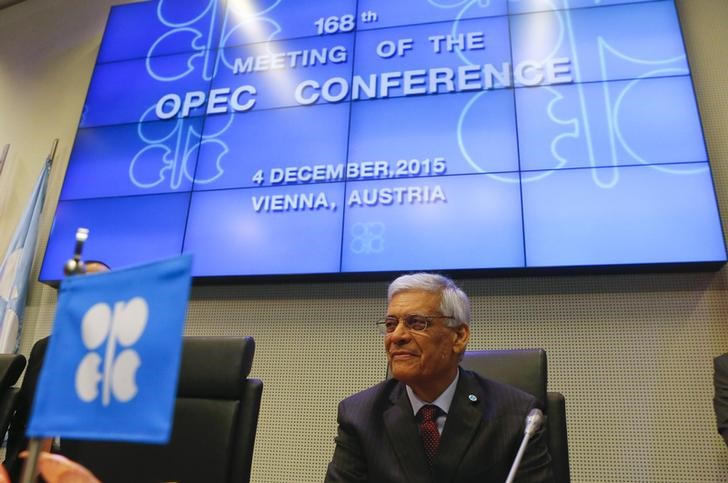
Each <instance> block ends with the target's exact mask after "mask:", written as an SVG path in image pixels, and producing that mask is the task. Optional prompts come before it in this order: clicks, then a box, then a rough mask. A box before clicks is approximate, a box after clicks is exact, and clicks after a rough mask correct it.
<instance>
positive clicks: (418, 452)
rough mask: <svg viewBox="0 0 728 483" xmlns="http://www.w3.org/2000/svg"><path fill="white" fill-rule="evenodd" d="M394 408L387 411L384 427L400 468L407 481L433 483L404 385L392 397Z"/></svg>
mask: <svg viewBox="0 0 728 483" xmlns="http://www.w3.org/2000/svg"><path fill="white" fill-rule="evenodd" d="M390 402H391V403H392V405H391V406H390V407H389V408H387V409H386V410H385V411H384V427H385V428H386V431H387V435H388V436H389V439H390V441H391V442H392V447H393V448H394V452H395V453H396V455H397V459H398V460H399V464H400V466H401V467H402V470H403V473H404V475H406V477H407V480H408V481H412V482H417V483H421V482H429V481H432V474H431V473H430V467H429V465H428V464H427V460H426V459H425V451H424V449H423V447H422V439H421V438H420V433H419V430H418V429H417V423H416V422H415V418H414V416H413V414H412V405H411V404H410V402H409V399H408V398H407V393H406V392H405V390H404V384H401V383H400V384H397V385H396V386H395V387H394V390H393V391H392V393H391V395H390Z"/></svg>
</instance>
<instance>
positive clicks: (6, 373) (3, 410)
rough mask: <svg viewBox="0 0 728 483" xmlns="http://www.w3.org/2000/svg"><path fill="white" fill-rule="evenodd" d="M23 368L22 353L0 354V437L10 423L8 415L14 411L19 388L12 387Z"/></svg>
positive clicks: (23, 358)
mask: <svg viewBox="0 0 728 483" xmlns="http://www.w3.org/2000/svg"><path fill="white" fill-rule="evenodd" d="M24 368H25V356H24V355H22V354H0V438H4V437H5V432H6V431H7V430H8V425H9V424H10V417H11V416H12V415H13V412H14V411H15V406H16V404H17V401H18V393H19V389H18V388H17V387H13V384H15V383H16V382H17V380H18V378H19V377H20V374H22V372H23V369H24Z"/></svg>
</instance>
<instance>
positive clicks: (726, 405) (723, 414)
mask: <svg viewBox="0 0 728 483" xmlns="http://www.w3.org/2000/svg"><path fill="white" fill-rule="evenodd" d="M713 369H714V371H713V385H714V387H715V397H714V398H713V408H714V409H715V422H716V423H717V425H718V432H719V433H720V435H721V436H723V440H724V441H725V444H726V445H728V352H727V353H725V354H723V355H721V356H718V357H716V358H715V359H714V360H713Z"/></svg>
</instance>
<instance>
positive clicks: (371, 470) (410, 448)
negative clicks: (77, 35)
mask: <svg viewBox="0 0 728 483" xmlns="http://www.w3.org/2000/svg"><path fill="white" fill-rule="evenodd" d="M471 396H475V398H473V397H471ZM471 399H475V401H471ZM537 404H538V403H537V401H536V399H535V398H534V397H533V396H531V395H530V394H527V393H525V392H523V391H520V390H518V389H516V388H514V387H511V386H507V385H504V384H500V383H497V382H494V381H491V380H488V379H484V378H482V377H480V376H479V375H477V374H475V373H473V372H470V371H466V370H463V369H460V380H459V381H458V385H457V388H456V390H455V396H454V398H453V400H452V405H451V406H450V412H449V413H448V416H447V420H446V422H445V429H444V430H443V432H442V437H441V439H440V448H439V450H438V453H437V456H436V457H435V461H434V462H433V467H432V469H430V467H429V465H428V464H427V460H426V459H425V453H424V449H423V445H422V440H421V439H420V435H419V432H418V429H417V422H416V420H415V417H414V415H413V413H412V406H411V404H410V402H409V398H408V397H407V392H406V391H405V385H404V384H402V383H400V382H399V381H396V380H394V379H390V380H388V381H385V382H382V383H380V384H377V385H376V386H374V387H371V388H369V389H367V390H365V391H362V392H360V393H358V394H355V395H353V396H351V397H349V398H347V399H345V400H344V401H342V402H341V403H340V404H339V415H338V422H339V431H338V435H337V437H336V449H335V450H334V457H333V460H332V461H331V463H329V467H328V471H327V473H326V482H330V483H335V482H364V481H369V482H372V483H387V482H405V481H406V482H411V483H427V482H433V483H434V482H437V483H440V482H453V483H456V482H457V483H467V482H473V483H475V482H477V483H487V482H494V483H495V482H497V483H503V482H504V481H505V480H506V477H507V476H508V471H509V470H510V466H511V464H512V462H513V459H514V458H515V456H516V453H517V452H518V447H519V446H520V443H521V439H522V436H523V430H524V427H525V419H526V415H527V414H528V412H529V411H530V410H531V409H532V408H534V407H536V406H537ZM516 480H517V481H522V482H526V481H528V482H541V481H549V482H550V481H553V475H552V469H551V456H550V455H549V453H548V448H547V447H546V439H545V435H544V433H543V429H541V430H539V431H538V432H537V433H536V434H535V435H534V437H533V439H532V440H531V442H530V443H529V446H528V449H527V450H526V452H525V454H524V456H523V460H522V463H521V468H520V470H519V471H518V474H517V478H516Z"/></svg>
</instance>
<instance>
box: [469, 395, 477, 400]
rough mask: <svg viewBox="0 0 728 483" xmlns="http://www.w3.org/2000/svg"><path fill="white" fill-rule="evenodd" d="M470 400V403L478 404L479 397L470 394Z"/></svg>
mask: <svg viewBox="0 0 728 483" xmlns="http://www.w3.org/2000/svg"><path fill="white" fill-rule="evenodd" d="M468 399H470V402H477V401H478V396H476V395H475V394H469V395H468Z"/></svg>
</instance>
